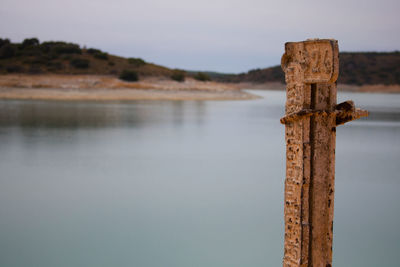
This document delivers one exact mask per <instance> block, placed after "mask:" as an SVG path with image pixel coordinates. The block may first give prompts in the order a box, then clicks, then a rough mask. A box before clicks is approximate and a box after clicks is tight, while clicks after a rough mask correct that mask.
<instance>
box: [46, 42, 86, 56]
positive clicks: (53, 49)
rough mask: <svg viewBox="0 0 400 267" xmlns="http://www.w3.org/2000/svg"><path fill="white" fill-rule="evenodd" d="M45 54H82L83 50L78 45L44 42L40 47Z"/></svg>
mask: <svg viewBox="0 0 400 267" xmlns="http://www.w3.org/2000/svg"><path fill="white" fill-rule="evenodd" d="M40 48H41V50H42V51H43V52H44V53H53V54H57V55H60V54H82V50H81V48H80V47H79V45H77V44H73V43H65V42H44V43H42V44H41V45H40Z"/></svg>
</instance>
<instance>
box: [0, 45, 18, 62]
mask: <svg viewBox="0 0 400 267" xmlns="http://www.w3.org/2000/svg"><path fill="white" fill-rule="evenodd" d="M15 52H16V49H15V46H14V45H12V44H5V45H3V46H2V47H1V48H0V59H1V58H10V57H13V56H15Z"/></svg>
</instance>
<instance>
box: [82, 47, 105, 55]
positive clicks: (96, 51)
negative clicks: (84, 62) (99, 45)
mask: <svg viewBox="0 0 400 267" xmlns="http://www.w3.org/2000/svg"><path fill="white" fill-rule="evenodd" d="M86 52H87V53H88V54H91V55H94V54H98V53H102V52H101V50H99V49H95V48H89V49H88V50H86Z"/></svg>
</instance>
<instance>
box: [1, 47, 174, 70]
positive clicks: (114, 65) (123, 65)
mask: <svg viewBox="0 0 400 267" xmlns="http://www.w3.org/2000/svg"><path fill="white" fill-rule="evenodd" d="M83 51H84V50H83ZM76 58H78V59H87V60H89V67H88V68H83V69H80V68H76V67H73V66H71V64H70V60H71V59H76ZM35 60H36V57H34V56H28V57H13V58H7V59H2V60H0V65H1V67H0V73H10V72H11V73H13V72H18V73H31V74H39V73H41V74H46V73H56V74H98V75H110V74H111V75H118V74H119V73H121V72H122V70H134V71H137V72H138V74H139V75H143V76H170V75H171V73H172V70H171V69H168V68H166V67H162V66H159V65H156V64H152V63H146V64H145V65H142V66H136V65H134V64H130V63H129V62H128V59H126V58H123V57H118V56H113V55H108V59H107V60H104V59H98V58H95V57H93V55H90V54H87V53H85V52H83V53H82V54H81V55H78V54H74V55H63V56H60V57H59V58H57V59H54V60H51V61H48V62H47V63H44V64H40V63H34V62H35ZM29 61H31V62H29ZM32 62H33V63H32ZM51 64H53V65H55V64H57V66H61V67H57V68H54V67H52V65H51ZM10 66H11V68H13V69H14V70H11V71H7V67H10ZM49 66H50V67H49Z"/></svg>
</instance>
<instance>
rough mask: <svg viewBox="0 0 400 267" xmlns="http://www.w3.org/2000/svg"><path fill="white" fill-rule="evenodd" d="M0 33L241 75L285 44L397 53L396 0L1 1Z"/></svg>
mask: <svg viewBox="0 0 400 267" xmlns="http://www.w3.org/2000/svg"><path fill="white" fill-rule="evenodd" d="M0 1H1V3H0V37H1V38H9V39H11V41H13V42H20V41H22V40H23V39H24V38H28V37H37V38H39V39H40V41H49V40H61V41H68V42H74V43H78V44H80V45H82V46H83V45H85V46H87V47H95V48H100V49H102V50H104V51H106V52H109V53H111V54H115V55H120V56H126V57H141V58H143V59H145V60H146V61H149V62H154V63H157V64H161V65H164V66H168V67H172V68H182V69H189V70H214V71H220V72H236V73H237V72H244V71H248V70H249V69H254V68H260V67H269V66H273V65H277V64H279V63H280V57H281V55H282V53H283V47H284V43H285V42H287V41H301V40H305V39H307V38H334V39H337V40H339V49H340V50H341V51H393V50H400V45H399V44H400V18H399V17H400V15H399V14H400V0H336V1H325V0H310V1H302V0H286V1H279V0H276V1H270V0H246V1H244V0H241V1H237V0H197V1H193V0H142V1H137V0H62V1H60V0H0Z"/></svg>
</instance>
